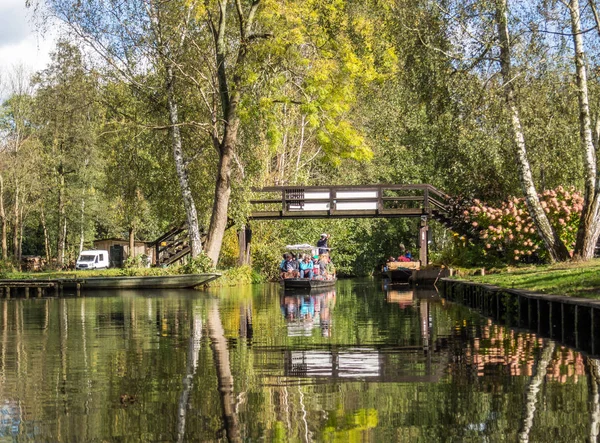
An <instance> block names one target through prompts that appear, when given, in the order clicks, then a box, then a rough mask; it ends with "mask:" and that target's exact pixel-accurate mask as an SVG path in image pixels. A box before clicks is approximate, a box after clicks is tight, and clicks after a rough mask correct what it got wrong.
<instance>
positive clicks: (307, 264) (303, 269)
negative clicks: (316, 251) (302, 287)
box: [300, 255, 314, 279]
mask: <svg viewBox="0 0 600 443" xmlns="http://www.w3.org/2000/svg"><path fill="white" fill-rule="evenodd" d="M313 268H314V266H313V262H312V260H311V259H310V255H306V256H305V257H304V260H302V261H301V262H300V278H311V279H312V278H313Z"/></svg>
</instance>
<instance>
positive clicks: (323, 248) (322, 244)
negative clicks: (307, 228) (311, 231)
mask: <svg viewBox="0 0 600 443" xmlns="http://www.w3.org/2000/svg"><path fill="white" fill-rule="evenodd" d="M327 240H329V234H321V238H320V239H319V241H317V248H319V255H322V254H328V253H329V248H328V247H327Z"/></svg>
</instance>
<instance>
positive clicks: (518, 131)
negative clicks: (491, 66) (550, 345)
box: [496, 0, 570, 261]
mask: <svg viewBox="0 0 600 443" xmlns="http://www.w3.org/2000/svg"><path fill="white" fill-rule="evenodd" d="M496 20H497V26H498V39H499V44H500V67H501V74H502V83H503V86H504V99H505V101H506V107H507V111H508V113H509V114H510V120H511V128H512V133H513V134H512V135H513V141H514V143H515V146H516V148H517V168H518V172H519V181H520V182H521V187H522V189H523V193H524V194H525V201H526V203H527V209H528V211H529V214H530V216H531V218H532V219H533V221H534V223H535V226H536V228H537V231H538V233H539V235H540V237H541V238H542V239H543V240H544V244H545V245H546V249H547V250H548V252H549V253H550V257H551V259H552V260H553V261H564V260H568V259H569V258H570V256H569V251H568V250H567V248H566V246H565V245H564V243H563V242H562V240H561V239H560V238H559V236H558V235H557V233H556V231H555V230H554V229H553V228H552V225H551V224H550V221H549V220H548V217H547V216H546V213H545V212H544V209H543V208H542V206H541V205H540V200H539V197H538V193H537V190H536V188H535V184H534V182H533V177H532V174H531V167H530V165H529V160H528V158H527V148H526V145H525V135H524V134H523V128H522V126H521V119H520V116H519V110H518V108H517V105H516V99H515V94H514V88H513V83H512V82H513V80H514V79H513V78H512V73H511V60H510V34H509V31H508V7H507V2H506V0H497V3H496Z"/></svg>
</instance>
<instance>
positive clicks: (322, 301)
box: [280, 291, 335, 337]
mask: <svg viewBox="0 0 600 443" xmlns="http://www.w3.org/2000/svg"><path fill="white" fill-rule="evenodd" d="M280 301H281V313H282V314H283V316H284V317H285V320H286V324H287V328H288V336H290V337H292V336H311V335H312V333H313V329H321V333H322V334H323V336H324V337H328V336H329V335H330V333H331V331H330V326H331V310H332V309H333V307H334V306H335V291H328V292H321V293H319V294H318V295H315V294H314V293H313V292H310V293H309V294H298V293H296V292H293V293H290V292H287V291H286V293H285V294H284V295H282V296H281V300H280Z"/></svg>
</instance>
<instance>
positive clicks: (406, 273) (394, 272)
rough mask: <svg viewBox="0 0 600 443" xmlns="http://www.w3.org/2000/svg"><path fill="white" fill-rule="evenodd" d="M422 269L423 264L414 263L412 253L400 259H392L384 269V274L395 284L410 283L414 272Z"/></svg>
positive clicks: (401, 256)
mask: <svg viewBox="0 0 600 443" xmlns="http://www.w3.org/2000/svg"><path fill="white" fill-rule="evenodd" d="M419 269H421V262H420V261H414V260H413V258H412V255H411V253H410V252H407V253H406V254H404V255H400V256H399V257H398V258H394V257H390V258H389V259H388V261H387V262H386V263H385V266H384V267H383V273H384V274H385V275H386V276H387V277H388V278H389V279H390V280H391V281H392V282H393V283H408V282H409V279H410V278H411V277H412V274H413V271H418V270H419Z"/></svg>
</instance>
